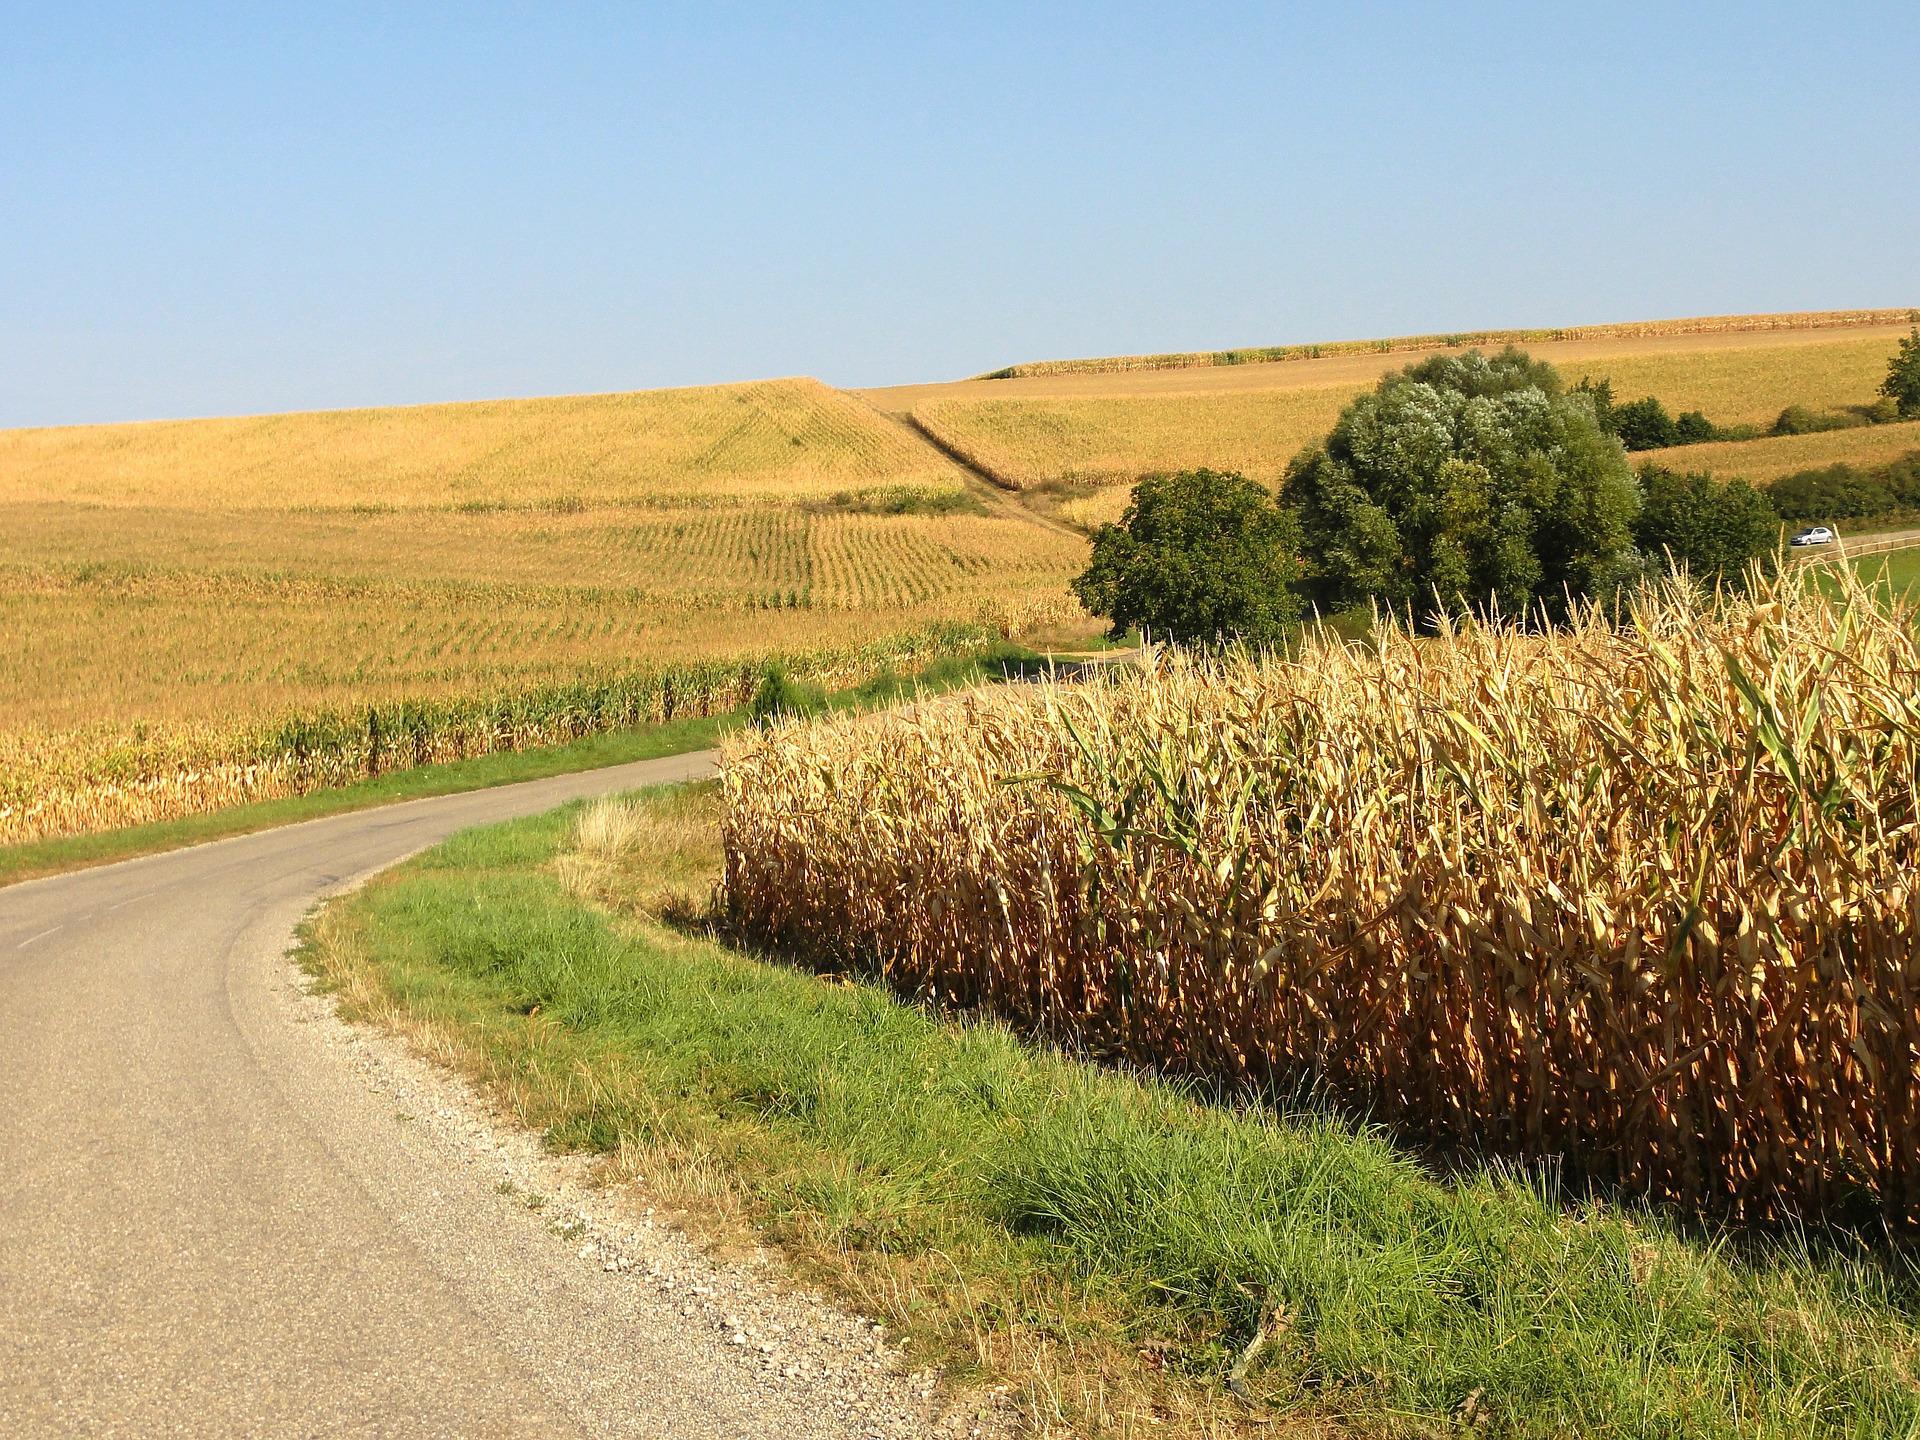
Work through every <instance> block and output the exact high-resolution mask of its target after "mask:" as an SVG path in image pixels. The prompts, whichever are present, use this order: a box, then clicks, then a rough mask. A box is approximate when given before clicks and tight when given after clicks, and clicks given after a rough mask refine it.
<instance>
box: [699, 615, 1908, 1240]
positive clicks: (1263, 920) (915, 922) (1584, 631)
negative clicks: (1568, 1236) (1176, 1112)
mask: <svg viewBox="0 0 1920 1440" xmlns="http://www.w3.org/2000/svg"><path fill="white" fill-rule="evenodd" d="M1878 599H1879V600H1880V601H1881V603H1874V601H1872V600H1869V599H1868V598H1866V597H1865V596H1864V595H1863V594H1861V593H1858V592H1844V591H1842V592H1840V593H1829V592H1827V591H1825V590H1823V589H1821V588H1819V587H1814V586H1807V585H1802V584H1800V583H1799V582H1798V581H1797V580H1793V579H1782V580H1780V581H1776V582H1774V583H1773V584H1772V585H1771V586H1769V587H1763V588H1762V589H1761V590H1760V592H1759V593H1758V594H1757V595H1756V596H1755V597H1754V598H1752V599H1748V600H1739V601H1735V602H1729V603H1727V604H1725V605H1723V606H1720V607H1718V608H1713V607H1707V606H1703V604H1702V602H1701V601H1700V600H1699V599H1698V598H1697V597H1696V596H1695V595H1694V594H1693V592H1692V591H1691V590H1690V589H1688V588H1687V587H1686V586H1684V585H1675V586H1673V587H1671V588H1670V589H1669V590H1668V591H1667V592H1665V593H1662V594H1658V595H1653V596H1643V597H1642V598H1641V600H1640V602H1639V604H1638V607H1637V610H1636V613H1635V614H1634V615H1633V617H1632V620H1633V623H1632V624H1629V625H1625V626H1620V625H1615V624H1612V623H1610V622H1609V621H1608V620H1607V619H1606V618H1605V617H1602V616H1600V615H1599V614H1597V613H1595V612H1591V611H1590V612H1588V613H1587V614H1586V615H1585V616H1583V617H1580V618H1579V619H1578V620H1577V621H1576V623H1575V624H1574V625H1573V626H1572V627H1571V628H1570V629H1569V630H1568V631H1566V632H1563V633H1558V634H1555V635H1552V636H1541V635H1538V634H1526V633H1522V632H1519V631H1516V630H1513V629H1508V628H1504V627H1500V626H1497V625H1468V626H1465V627H1463V628H1460V629H1458V630H1454V631H1452V632H1449V633H1444V634H1443V635H1442V636H1441V637H1440V638H1438V639H1437V640H1415V639H1414V638H1413V637H1411V636H1409V635H1407V634H1405V633H1396V632H1395V631H1394V630H1392V628H1391V627H1383V628H1382V630H1381V631H1380V633H1379V634H1378V635H1377V636H1376V637H1375V638H1374V639H1373V640H1371V641H1369V642H1367V643H1358V642H1346V641H1342V640H1340V639H1339V638H1337V637H1334V636H1331V635H1321V636H1310V637H1309V639H1308V641H1307V643H1306V644H1305V645H1304V646H1303V648H1302V649H1301V651H1300V652H1299V653H1297V654H1295V655H1293V656H1292V657H1290V658H1287V659H1265V660H1247V659H1241V660H1230V661H1224V662H1219V663H1215V664H1203V663H1198V662H1181V661H1176V662H1171V663H1163V664H1161V665H1160V666H1159V667H1158V668H1155V669H1153V670H1152V671H1150V672H1136V673H1134V674H1132V675H1119V676H1116V677H1114V678H1113V679H1111V680H1109V681H1104V682H1100V683H1094V684H1089V685H1061V686H1043V687H1022V688H1020V689H1019V690H1013V691H1009V690H1001V691H978V692H974V693H972V694H969V695H967V696H965V697H960V698H955V699H951V700H948V701H945V702H939V703H934V704H929V705H924V706H920V707H917V708H916V709H914V710H913V711H911V712H908V713H904V714H900V715H894V716H882V717H875V718H872V719H869V720H866V721H863V722H861V723H859V724H857V725H844V724H842V725H833V724H826V723H814V724H800V725H790V726H787V727H783V728H780V729H778V730H775V731H773V732H770V733H769V732H760V733H754V734H749V735H744V736H740V737H737V738H735V739H734V740H732V741H730V742H729V743H728V745H727V747H726V755H725V764H724V768H723V787H724V793H725V799H726V815H725V822H724V840H725V849H726V875H725V890H724V902H725V908H726V914H727V916H728V918H729V922H730V923H731V924H732V925H733V926H734V927H735V929H736V930H737V931H738V932H740V933H741V934H743V935H744V936H746V937H748V938H750V939H751V940H753V941H754V942H756V943H760V944H765V945H768V946H770V947H773V948H776V949H781V950H785V951H788V952H791V953H797V954H800V955H804V956H809V957H812V958H814V959H816V960H817V961H819V962H821V963H823V964H825V965H827V966H829V967H836V966H851V967H853V968H855V969H858V970H862V971H866V972H868V973H878V974H880V975H883V976H884V977H885V978H886V979H887V980H888V981H889V982H890V983H892V984H893V985H895V986H897V987H898V988H900V989H901V990H903V991H905V992H907V993H909V994H911V995H914V996H917V997H921V998H925V999H929V1000H933V1001H935V1002H938V1003H941V1004H949V1005H954V1006H957V1007H960V1008H962V1009H965V1010H967V1011H974V1010H976V1009H986V1010H991V1011H993V1012H996V1013H998V1014H1000V1015H1003V1016H1006V1017H1008V1018H1009V1019H1011V1020H1013V1021H1014V1022H1015V1023H1016V1024H1019V1025H1021V1026H1023V1027H1028V1028H1031V1029H1034V1030H1037V1031H1040V1032H1042V1033H1045V1034H1047V1035H1050V1036H1052V1037H1055V1038H1056V1039H1059V1040H1061V1041H1063V1042H1065V1043H1067V1044H1069V1045H1071V1046H1073V1047H1074V1048H1076V1049H1078V1048H1080V1047H1083V1046H1084V1047H1086V1048H1087V1049H1088V1050H1090V1051H1091V1052H1092V1053H1094V1054H1098V1055H1103V1056H1109V1057H1113V1058H1116V1059H1123V1060H1126V1061H1130V1062H1136V1063H1140V1064H1144V1065H1148V1066H1153V1067H1157V1068H1163V1069H1168V1070H1172V1071H1176V1072H1182V1073H1186V1074H1191V1075H1197V1076H1200V1077H1203V1078H1205V1079H1208V1080H1214V1081H1224V1082H1227V1083H1228V1084H1230V1085H1235V1084H1241V1083H1248V1082H1251V1083H1253V1084H1256V1085H1259V1086H1266V1087H1272V1088H1274V1089H1276V1090H1278V1091H1279V1092H1280V1093H1283V1094H1293V1093H1295V1091H1296V1087H1299V1086H1302V1085H1308V1086H1312V1087H1314V1088H1315V1090H1316V1091H1317V1092H1318V1093H1320V1094H1323V1095H1325V1096H1328V1097H1329V1098H1333V1099H1336V1100H1338V1101H1340V1102H1343V1103H1345V1104H1347V1105H1350V1106H1353V1107H1356V1108H1358V1109H1360V1110H1362V1111H1364V1112H1365V1113H1366V1114H1368V1115H1369V1116H1371V1117H1373V1118H1375V1119H1378V1120H1383V1121H1388V1122H1392V1123H1395V1124H1397V1125H1400V1126H1402V1127H1405V1128H1407V1129H1408V1130H1410V1131H1412V1132H1414V1133H1416V1134H1422V1135H1426V1136H1430V1137H1434V1138H1439V1139H1443V1140H1445V1141H1448V1142H1455V1143H1463V1144H1465V1145H1467V1146H1469V1147H1470V1148H1471V1149H1472V1150H1473V1151H1474V1152H1475V1153H1481V1154H1507V1155H1520V1156H1528V1157H1542V1156H1555V1157H1564V1158H1565V1160H1566V1163H1567V1164H1568V1165H1569V1166H1570V1167H1571V1168H1572V1170H1573V1171H1574V1173H1576V1174H1579V1175H1583V1176H1587V1177H1590V1178H1594V1179H1598V1180H1601V1181H1604V1182H1608V1183H1613V1184H1618V1185H1621V1186H1624V1187H1625V1188H1626V1189H1628V1190H1630V1191H1633V1192H1636V1193H1640V1194H1644V1195H1650V1196H1655V1197H1659V1198H1662V1199H1666V1200H1673V1201H1678V1202H1682V1203H1684V1204H1686V1205H1688V1206H1690V1207H1700V1208H1703V1209H1706V1210H1708V1211H1714V1212H1721V1213H1732V1214H1737V1215H1743V1216H1747V1217H1749V1218H1755V1219H1778V1218H1780V1217H1782V1216H1786V1215H1793V1214H1801V1215H1808V1214H1820V1213H1831V1214H1845V1213H1850V1212H1852V1213H1857V1212H1859V1211H1861V1210H1863V1209H1869V1208H1872V1207H1876V1206H1877V1207H1878V1208H1879V1209H1880V1210H1881V1212H1882V1213H1883V1214H1884V1215H1885V1216H1886V1217H1887V1218H1888V1219H1890V1220H1891V1221H1893V1222H1895V1223H1896V1224H1902V1225H1911V1224H1914V1223H1916V1222H1920V1101H1917V1100H1916V1097H1920V1075H1916V1072H1915V1056H1916V1055H1920V1000H1917V999H1916V997H1920V974H1916V967H1917V965H1920V962H1917V961H1916V957H1917V956H1920V931H1917V929H1916V927H1917V926H1920V890H1916V876H1920V827H1916V823H1915V819H1916V816H1920V782H1916V776H1917V775H1920V697H1917V696H1916V694H1915V691H1914V687H1913V676H1914V674H1915V673H1916V671H1917V670H1920V648H1916V646H1917V645H1920V642H1917V641H1916V638H1915V637H1916V634H1920V628H1917V626H1920V615H1916V613H1915V612H1914V611H1913V610H1912V609H1910V608H1908V607H1907V606H1905V605H1903V604H1900V603H1897V602H1890V601H1888V600H1887V599H1886V597H1884V596H1881V597H1878ZM1568 837H1578V839H1579V843H1577V844H1568V843H1566V841H1567V838H1568Z"/></svg>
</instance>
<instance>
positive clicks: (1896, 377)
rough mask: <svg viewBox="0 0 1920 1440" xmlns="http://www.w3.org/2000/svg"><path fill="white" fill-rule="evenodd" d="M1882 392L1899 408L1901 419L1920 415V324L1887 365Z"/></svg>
mask: <svg viewBox="0 0 1920 1440" xmlns="http://www.w3.org/2000/svg"><path fill="white" fill-rule="evenodd" d="M1880 393H1881V394H1882V395H1884V396H1886V397H1887V398H1888V399H1889V400H1891V401H1893V403H1894V405H1895V406H1897V407H1898V408H1899V411H1900V418H1901V419H1903V420H1904V419H1910V418H1912V417H1913V416H1916V415H1920V325H1916V326H1915V327H1914V330H1913V333H1912V334H1911V335H1909V336H1908V337H1907V338H1906V339H1904V340H1902V341H1901V342H1900V348H1899V350H1898V351H1896V352H1895V353H1894V357H1893V360H1892V361H1891V363H1889V364H1888V366H1887V378H1886V379H1885V380H1882V381H1881V382H1880Z"/></svg>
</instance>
